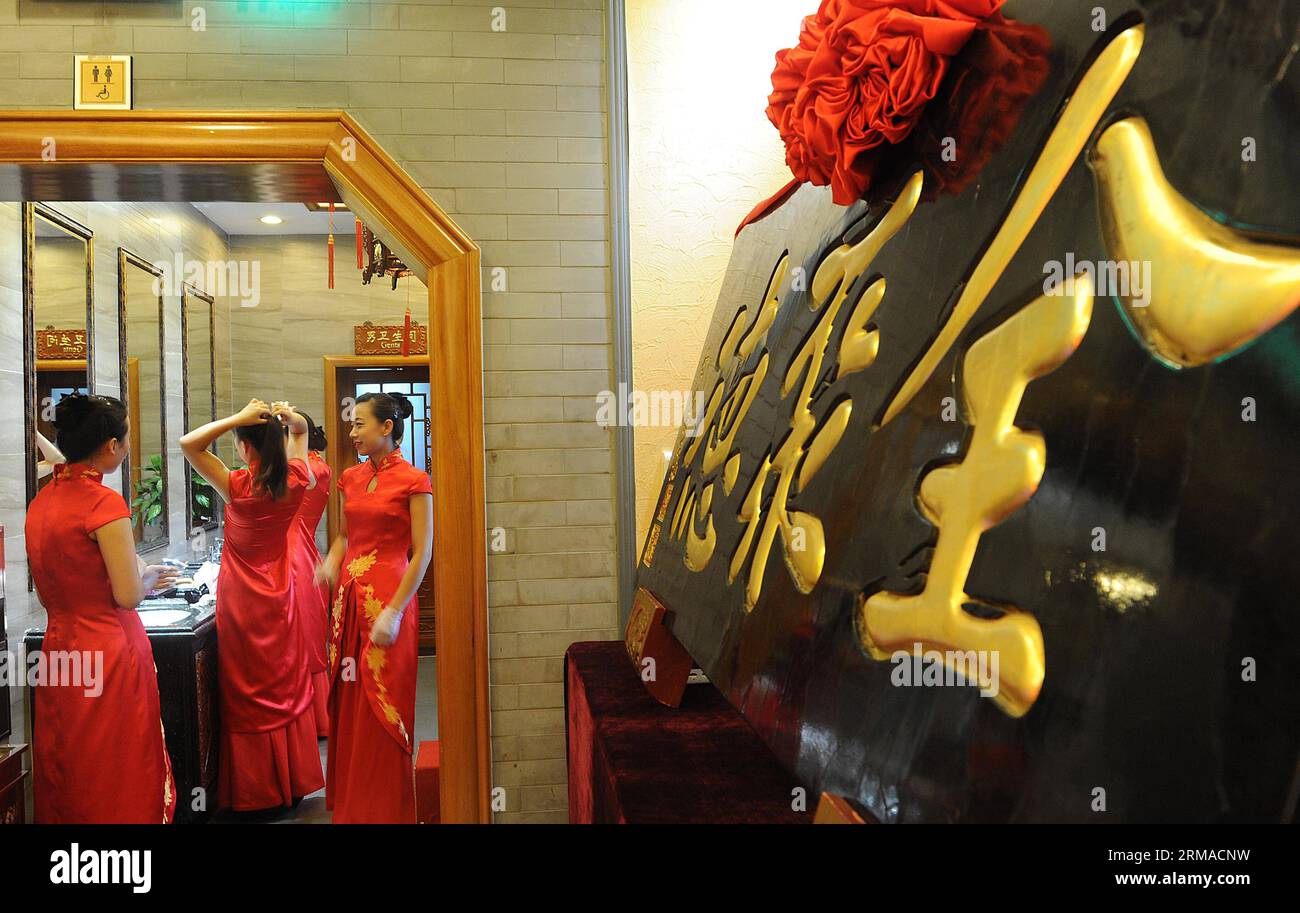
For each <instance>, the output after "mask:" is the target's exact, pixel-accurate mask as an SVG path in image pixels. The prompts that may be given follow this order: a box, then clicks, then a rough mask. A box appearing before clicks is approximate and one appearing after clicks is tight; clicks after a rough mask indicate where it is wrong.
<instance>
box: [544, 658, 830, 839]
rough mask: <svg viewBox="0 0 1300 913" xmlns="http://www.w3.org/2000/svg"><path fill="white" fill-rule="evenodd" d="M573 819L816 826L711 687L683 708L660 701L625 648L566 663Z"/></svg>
mask: <svg viewBox="0 0 1300 913" xmlns="http://www.w3.org/2000/svg"><path fill="white" fill-rule="evenodd" d="M564 667H565V668H564V706H565V734H566V737H567V749H568V763H569V821H570V822H571V823H575V824H612V823H619V824H629V823H630V824H811V823H812V819H813V814H812V812H813V811H814V810H815V806H816V801H815V797H810V798H809V799H808V800H807V801H806V803H805V805H807V806H808V808H809V810H808V811H802V812H796V811H794V810H793V809H792V808H791V806H792V804H793V801H794V790H795V789H796V788H797V787H798V786H799V785H800V784H799V781H798V780H796V779H795V778H794V777H793V776H792V775H791V774H790V773H789V771H787V770H786V769H785V768H784V767H782V766H781V764H780V762H778V761H777V760H776V757H775V756H774V755H773V754H772V752H771V751H770V750H769V749H768V747H767V746H766V745H765V744H763V742H762V740H760V739H759V737H758V736H757V735H756V734H755V733H754V731H753V729H751V728H750V726H749V724H748V723H747V722H745V718H744V717H742V716H741V715H740V713H739V712H738V711H737V710H736V709H735V708H734V707H732V706H731V704H729V703H727V700H726V698H724V697H723V696H722V694H721V693H720V692H719V691H718V689H717V688H715V687H714V686H713V685H711V684H700V685H689V686H687V688H686V695H685V697H683V699H682V705H681V706H680V707H678V708H675V709H674V708H669V707H665V706H663V705H662V704H660V703H659V702H658V701H656V700H655V699H654V698H653V697H651V696H650V694H649V692H647V691H646V689H645V687H644V686H643V685H642V684H641V681H640V679H639V677H638V676H637V674H636V669H635V667H634V666H633V665H632V662H631V660H630V659H628V655H627V651H626V649H625V647H624V646H623V642H622V641H609V642H587V643H575V644H573V645H571V646H570V647H569V649H568V652H567V653H566V654H565V656H564Z"/></svg>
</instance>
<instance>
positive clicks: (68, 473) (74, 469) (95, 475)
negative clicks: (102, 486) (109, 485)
mask: <svg viewBox="0 0 1300 913" xmlns="http://www.w3.org/2000/svg"><path fill="white" fill-rule="evenodd" d="M54 478H55V479H56V480H58V481H65V480H67V479H93V480H94V481H96V482H102V481H104V474H103V473H102V472H100V471H99V470H98V469H96V468H95V467H93V466H89V465H87V464H86V463H56V464H55V465H54Z"/></svg>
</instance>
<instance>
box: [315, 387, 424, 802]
mask: <svg viewBox="0 0 1300 913" xmlns="http://www.w3.org/2000/svg"><path fill="white" fill-rule="evenodd" d="M412 412H413V410H412V408H411V403H410V401H409V400H408V399H407V398H406V397H405V396H402V395H401V394H398V393H367V394H365V395H364V396H360V397H358V398H357V402H356V406H355V408H354V410H353V415H352V430H351V432H350V433H349V437H350V438H351V440H352V444H353V446H354V447H355V448H356V450H357V453H358V454H359V455H360V456H362V457H364V458H365V462H364V463H361V464H360V465H357V466H353V467H352V468H351V469H349V470H347V471H346V472H344V473H343V474H342V476H341V477H340V478H339V490H340V492H341V493H342V495H343V522H342V524H341V526H340V535H339V538H338V539H336V540H335V541H334V543H333V544H332V545H331V546H330V550H329V555H328V556H327V557H326V559H325V560H324V562H322V564H321V567H320V571H319V574H320V576H321V578H323V579H324V580H326V581H328V582H329V583H330V585H331V586H334V585H335V584H337V587H336V589H335V592H334V600H333V603H332V605H331V610H330V645H329V668H330V699H329V712H330V740H329V756H328V763H327V765H326V770H327V780H326V786H325V804H326V807H328V808H330V809H332V810H333V812H334V817H333V820H334V823H335V824H352V823H395V824H413V823H415V771H414V768H413V767H412V765H411V752H412V749H413V748H414V743H413V741H412V740H413V738H414V732H415V676H416V667H417V662H418V647H419V607H418V604H417V602H416V591H417V590H418V589H419V586H420V581H422V580H423V579H424V572H425V571H426V570H428V567H429V559H430V557H431V555H432V553H433V488H432V486H431V485H430V483H429V476H428V474H426V473H424V472H421V471H420V470H418V469H416V468H415V467H414V466H412V465H411V464H410V463H408V462H407V461H406V460H405V459H403V458H402V452H401V450H400V449H399V446H398V445H399V444H400V443H401V441H402V435H403V433H404V432H405V430H406V422H407V420H408V419H410V417H411V415H412ZM342 668H350V669H351V670H353V672H354V674H351V675H341V674H340V669H342Z"/></svg>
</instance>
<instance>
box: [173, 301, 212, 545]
mask: <svg viewBox="0 0 1300 913" xmlns="http://www.w3.org/2000/svg"><path fill="white" fill-rule="evenodd" d="M193 301H202V302H203V303H204V304H205V305H207V310H208V348H209V352H208V394H209V397H210V399H211V407H212V408H211V409H209V410H208V418H206V419H204V420H203V422H202V424H204V425H206V424H207V423H208V422H215V421H216V420H217V346H216V331H217V302H216V299H215V298H213V297H212V296H211V295H208V294H205V293H203V292H201V291H199V290H198V289H196V288H195V287H194V286H192V285H190V284H189V283H188V282H187V283H185V284H184V285H183V286H182V287H181V399H182V405H181V415H183V416H184V419H183V422H184V426H185V427H184V428H183V429H182V432H183V433H185V434H188V433H189V432H190V431H192V430H194V429H193V426H192V425H191V424H190V422H191V416H190V304H191V302H193ZM211 449H212V452H213V453H216V450H217V445H216V442H215V441H214V442H213V444H212V448H211ZM219 500H220V498H219V497H218V496H217V493H216V491H213V492H212V519H211V520H209V521H208V522H207V523H204V524H202V525H197V526H196V525H195V523H194V470H193V469H192V468H191V467H190V465H189V463H186V464H185V538H186V539H190V538H192V537H193V536H194V534H195V533H198V532H202V531H210V530H214V529H216V528H217V527H218V525H219V524H218V523H217V502H218V501H219Z"/></svg>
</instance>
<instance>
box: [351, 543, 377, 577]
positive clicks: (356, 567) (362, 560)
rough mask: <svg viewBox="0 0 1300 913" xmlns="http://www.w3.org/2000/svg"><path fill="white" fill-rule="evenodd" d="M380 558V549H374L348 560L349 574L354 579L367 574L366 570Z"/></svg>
mask: <svg viewBox="0 0 1300 913" xmlns="http://www.w3.org/2000/svg"><path fill="white" fill-rule="evenodd" d="M378 560H379V550H378V549H372V550H371V552H370V554H368V555H358V556H357V557H355V558H353V559H352V560H351V561H349V562H348V576H349V577H351V578H352V579H353V580H356V579H357V578H358V577H364V576H366V572H367V571H369V570H370V569H371V568H372V567H374V566H375V562H376V561H378Z"/></svg>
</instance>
